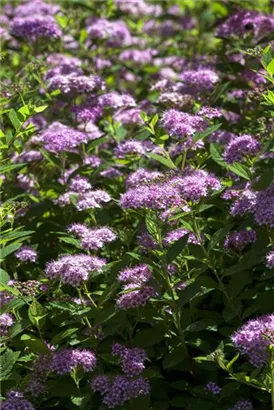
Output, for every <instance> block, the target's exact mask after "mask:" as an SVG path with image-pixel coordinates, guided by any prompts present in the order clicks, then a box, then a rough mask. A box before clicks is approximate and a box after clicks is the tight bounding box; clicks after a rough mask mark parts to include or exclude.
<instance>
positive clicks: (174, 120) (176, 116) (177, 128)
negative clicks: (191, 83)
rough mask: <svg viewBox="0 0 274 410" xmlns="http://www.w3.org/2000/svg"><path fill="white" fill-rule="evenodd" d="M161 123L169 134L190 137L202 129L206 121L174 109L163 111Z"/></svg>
mask: <svg viewBox="0 0 274 410" xmlns="http://www.w3.org/2000/svg"><path fill="white" fill-rule="evenodd" d="M161 123H162V126H163V127H164V129H165V130H166V131H167V132H168V133H169V134H170V135H172V136H174V137H176V138H179V139H180V138H183V137H191V136H193V135H194V134H195V133H196V132H200V131H204V130H205V128H206V126H207V122H206V121H205V120H204V119H203V118H202V117H200V116H198V115H191V114H187V113H185V112H181V111H178V110H175V109H170V110H167V111H165V112H164V113H163V115H162V120H161Z"/></svg>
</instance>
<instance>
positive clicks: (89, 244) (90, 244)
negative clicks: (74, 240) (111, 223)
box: [68, 224, 117, 250]
mask: <svg viewBox="0 0 274 410" xmlns="http://www.w3.org/2000/svg"><path fill="white" fill-rule="evenodd" d="M68 232H70V233H73V234H75V235H76V236H78V237H80V239H81V247H82V248H83V249H86V250H87V249H100V248H103V246H104V244H105V243H110V242H113V241H114V240H115V239H116V237H117V236H116V234H115V233H114V232H113V231H112V230H111V229H110V228H108V227H106V226H103V227H100V228H95V229H91V228H87V227H86V226H85V225H82V224H72V225H71V226H70V227H69V229H68Z"/></svg>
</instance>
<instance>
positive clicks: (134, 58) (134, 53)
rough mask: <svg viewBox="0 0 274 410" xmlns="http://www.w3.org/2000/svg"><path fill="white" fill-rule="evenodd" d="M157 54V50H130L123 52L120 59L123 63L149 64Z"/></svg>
mask: <svg viewBox="0 0 274 410" xmlns="http://www.w3.org/2000/svg"><path fill="white" fill-rule="evenodd" d="M157 53H158V52H157V50H152V49H150V48H148V49H146V50H134V49H130V50H126V51H123V52H122V53H121V54H120V56H119V59H120V60H121V61H131V62H133V63H134V64H149V63H151V61H152V59H153V57H154V56H155V55H156V54H157Z"/></svg>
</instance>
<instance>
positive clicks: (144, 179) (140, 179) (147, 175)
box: [126, 168, 163, 188]
mask: <svg viewBox="0 0 274 410" xmlns="http://www.w3.org/2000/svg"><path fill="white" fill-rule="evenodd" d="M161 176H163V174H162V173H161V172H158V171H150V170H147V169H145V168H138V169H137V171H135V172H133V173H132V174H130V175H129V176H128V177H127V180H126V185H127V187H129V188H131V187H132V188H133V187H135V186H139V185H146V184H147V183H149V182H153V180H155V179H156V180H157V178H159V177H161Z"/></svg>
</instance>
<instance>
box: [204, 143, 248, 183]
mask: <svg viewBox="0 0 274 410" xmlns="http://www.w3.org/2000/svg"><path fill="white" fill-rule="evenodd" d="M210 154H211V158H212V159H213V161H215V162H216V163H217V164H219V165H220V166H221V167H223V168H225V169H227V170H228V171H231V172H233V173H234V174H236V175H239V176H240V177H242V178H244V179H247V180H248V181H249V180H250V179H251V178H250V175H249V170H248V168H247V167H245V166H244V165H241V164H239V163H237V162H235V163H234V164H233V165H230V164H227V163H226V162H225V160H224V159H223V157H222V154H221V148H220V147H219V145H218V144H210Z"/></svg>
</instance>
